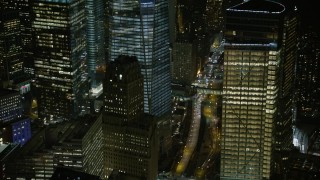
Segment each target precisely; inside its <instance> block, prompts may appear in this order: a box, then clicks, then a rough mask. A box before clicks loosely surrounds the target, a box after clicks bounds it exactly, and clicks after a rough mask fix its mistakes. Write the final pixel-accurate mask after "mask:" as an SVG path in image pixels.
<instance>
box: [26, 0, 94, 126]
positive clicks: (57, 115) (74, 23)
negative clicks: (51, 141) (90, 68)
mask: <svg viewBox="0 0 320 180" xmlns="http://www.w3.org/2000/svg"><path fill="white" fill-rule="evenodd" d="M33 12H34V16H35V19H34V22H33V25H32V28H33V31H34V34H35V55H34V58H35V76H36V88H37V100H38V114H39V118H40V119H42V120H44V122H45V123H50V122H52V121H56V120H68V119H71V118H73V117H76V116H77V115H79V114H80V113H81V112H82V111H83V110H84V108H85V107H84V106H85V103H84V99H85V96H87V95H88V89H89V87H88V86H89V84H88V77H87V66H86V54H85V51H86V17H85V0H68V1H65V0H36V1H35V2H34V3H33Z"/></svg>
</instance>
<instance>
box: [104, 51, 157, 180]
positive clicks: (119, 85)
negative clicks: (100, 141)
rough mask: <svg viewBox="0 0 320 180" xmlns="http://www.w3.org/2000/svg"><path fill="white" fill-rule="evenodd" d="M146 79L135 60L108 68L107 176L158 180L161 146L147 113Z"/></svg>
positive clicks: (122, 59)
mask: <svg viewBox="0 0 320 180" xmlns="http://www.w3.org/2000/svg"><path fill="white" fill-rule="evenodd" d="M143 81H144V79H143V76H142V75H141V71H140V66H139V63H138V60H137V59H136V58H135V57H130V56H119V57H118V58H117V59H116V60H115V61H112V62H110V64H109V65H108V67H107V74H106V80H105V83H104V104H105V111H104V117H103V134H104V146H105V148H104V150H105V151H104V153H105V154H104V158H105V165H104V168H105V175H106V176H107V177H108V176H110V174H111V173H112V172H122V173H125V174H129V175H134V176H137V177H139V178H145V179H156V176H157V171H158V154H157V152H158V149H159V148H158V145H157V141H156V140H157V139H156V138H157V135H156V131H155V130H156V126H155V121H154V118H153V117H152V116H150V115H147V114H144V112H143V89H144V87H143Z"/></svg>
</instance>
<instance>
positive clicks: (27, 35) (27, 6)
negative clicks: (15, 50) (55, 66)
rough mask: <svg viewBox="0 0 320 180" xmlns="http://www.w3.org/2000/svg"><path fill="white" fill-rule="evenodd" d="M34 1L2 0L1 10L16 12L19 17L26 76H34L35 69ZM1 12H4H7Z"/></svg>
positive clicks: (0, 2)
mask: <svg viewBox="0 0 320 180" xmlns="http://www.w3.org/2000/svg"><path fill="white" fill-rule="evenodd" d="M32 1H33V0H19V1H17V0H2V1H0V9H1V8H2V9H3V10H4V9H6V10H14V11H16V13H18V17H19V22H20V23H19V26H20V28H19V32H20V41H21V42H20V43H21V47H22V50H21V51H22V52H21V53H22V56H21V60H22V61H23V70H24V72H25V73H26V74H30V75H32V76H33V75H34V67H33V57H32V56H33V52H32V49H33V41H32V32H31V22H32V19H31V10H32V8H31V3H32ZM3 10H1V11H2V12H5V11H3Z"/></svg>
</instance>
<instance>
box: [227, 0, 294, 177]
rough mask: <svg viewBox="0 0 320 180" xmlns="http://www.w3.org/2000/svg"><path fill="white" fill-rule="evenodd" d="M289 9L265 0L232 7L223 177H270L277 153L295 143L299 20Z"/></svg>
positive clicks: (229, 11)
mask: <svg viewBox="0 0 320 180" xmlns="http://www.w3.org/2000/svg"><path fill="white" fill-rule="evenodd" d="M287 11H288V9H286V7H285V6H284V5H282V4H280V3H276V2H272V1H261V0H251V1H248V2H244V3H241V4H239V5H236V6H233V7H231V8H229V9H227V12H226V30H225V38H226V43H225V52H224V82H223V110H222V140H221V142H222V143H221V179H269V178H270V174H271V172H272V170H273V169H272V165H273V163H274V156H273V155H274V152H275V151H276V150H281V148H282V147H285V146H286V145H287V144H288V143H289V144H290V143H291V141H290V138H287V137H284V136H287V135H288V136H290V134H289V132H290V130H291V129H290V128H291V117H290V113H291V114H292V112H290V109H291V107H292V101H291V98H292V97H290V96H289V95H290V93H289V92H291V90H292V84H293V78H292V76H293V70H294V66H293V64H294V62H295V57H294V54H295V52H294V51H295V48H294V46H293V44H294V42H295V35H294V34H292V33H293V32H294V26H295V24H296V22H295V19H294V18H293V17H294V16H287ZM284 32H285V33H284ZM286 33H287V34H286ZM291 95H292V94H291ZM288 110H289V111H288ZM284 111H285V112H284ZM280 112H281V113H283V114H284V115H283V116H280V115H279V113H280ZM291 136H292V134H291Z"/></svg>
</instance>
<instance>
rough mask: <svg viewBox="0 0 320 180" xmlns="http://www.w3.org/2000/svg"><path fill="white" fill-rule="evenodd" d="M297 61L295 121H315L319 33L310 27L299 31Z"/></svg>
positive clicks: (319, 51) (317, 90) (317, 93)
mask: <svg viewBox="0 0 320 180" xmlns="http://www.w3.org/2000/svg"><path fill="white" fill-rule="evenodd" d="M299 39H300V42H299V52H298V53H299V56H298V61H297V78H296V86H295V89H296V101H297V121H301V122H308V121H310V122H311V121H317V118H318V117H319V115H320V114H319V112H320V111H319V100H318V99H319V98H320V97H319V91H320V86H319V80H320V69H319V67H320V64H319V63H320V34H319V33H317V32H314V30H312V29H311V28H306V29H305V30H304V31H302V32H301V37H300V38H299Z"/></svg>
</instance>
